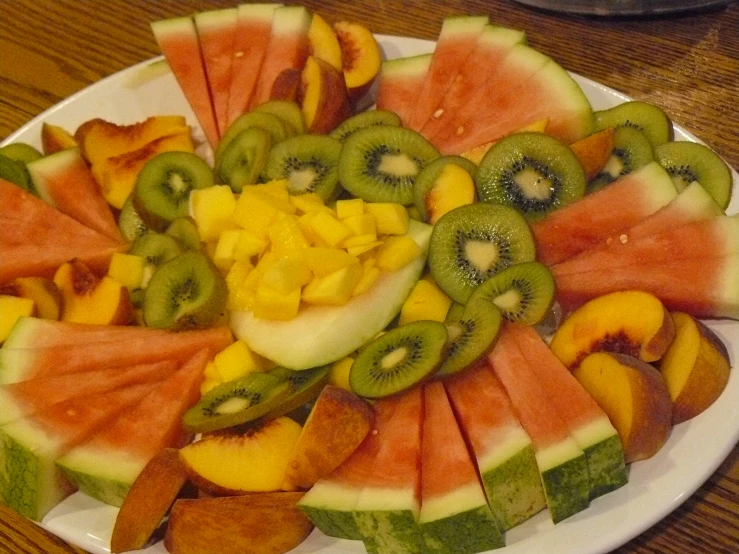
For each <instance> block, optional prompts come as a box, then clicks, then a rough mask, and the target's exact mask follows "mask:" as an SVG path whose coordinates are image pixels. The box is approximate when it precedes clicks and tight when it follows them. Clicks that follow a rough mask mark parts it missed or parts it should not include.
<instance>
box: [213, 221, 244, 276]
mask: <svg viewBox="0 0 739 554" xmlns="http://www.w3.org/2000/svg"><path fill="white" fill-rule="evenodd" d="M241 232H242V230H241V229H228V230H226V231H223V233H221V236H220V237H218V242H217V243H216V246H215V249H214V250H213V252H212V253H210V257H211V258H212V259H213V263H215V264H216V266H217V267H218V269H220V270H222V271H229V270H230V269H231V266H232V265H233V263H234V260H235V259H236V258H235V257H234V252H236V242H237V241H238V240H239V233H241ZM206 244H211V243H206Z"/></svg>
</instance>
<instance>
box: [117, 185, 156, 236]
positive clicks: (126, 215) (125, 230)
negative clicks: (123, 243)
mask: <svg viewBox="0 0 739 554" xmlns="http://www.w3.org/2000/svg"><path fill="white" fill-rule="evenodd" d="M118 228H119V229H120V230H121V234H122V235H123V238H125V239H126V240H127V241H128V242H133V241H135V240H136V239H137V238H139V237H140V236H142V235H145V234H146V233H148V232H149V228H148V227H147V226H146V223H144V220H143V219H141V216H140V215H139V214H138V212H137V211H136V208H134V207H133V198H132V197H131V196H129V197H128V198H126V201H125V202H124V203H123V207H122V208H121V213H120V214H119V215H118Z"/></svg>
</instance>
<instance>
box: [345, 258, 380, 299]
mask: <svg viewBox="0 0 739 554" xmlns="http://www.w3.org/2000/svg"><path fill="white" fill-rule="evenodd" d="M381 274H382V271H380V268H379V267H377V266H375V265H371V266H368V267H363V268H362V276H361V277H360V278H359V281H358V282H357V285H356V286H355V287H354V290H353V291H352V296H359V295H360V294H362V293H363V292H365V291H367V290H369V289H370V288H371V287H372V285H374V284H375V283H376V282H377V280H378V279H379V278H380V275H381Z"/></svg>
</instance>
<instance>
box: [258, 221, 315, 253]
mask: <svg viewBox="0 0 739 554" xmlns="http://www.w3.org/2000/svg"><path fill="white" fill-rule="evenodd" d="M267 236H268V237H269V240H270V243H271V245H272V250H273V251H274V252H275V253H276V254H278V255H280V256H289V255H290V254H291V253H293V252H295V251H296V250H302V249H304V248H308V247H309V246H310V243H309V242H308V239H307V238H305V235H304V234H303V231H302V230H301V228H300V224H299V223H298V218H297V217H295V216H292V215H285V214H278V215H277V218H276V220H275V222H274V223H273V224H272V225H270V226H269V227H268V228H267Z"/></svg>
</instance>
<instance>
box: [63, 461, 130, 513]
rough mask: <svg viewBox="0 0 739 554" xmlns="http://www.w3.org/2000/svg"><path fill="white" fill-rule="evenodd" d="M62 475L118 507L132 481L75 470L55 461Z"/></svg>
mask: <svg viewBox="0 0 739 554" xmlns="http://www.w3.org/2000/svg"><path fill="white" fill-rule="evenodd" d="M57 467H59V469H60V470H61V472H62V473H63V474H64V476H65V477H66V478H67V479H68V480H69V481H70V482H71V483H74V485H75V486H76V487H77V488H78V489H79V490H80V491H82V492H83V493H85V494H86V495H87V496H89V497H91V498H95V499H97V500H100V501H101V502H104V503H105V504H108V505H110V506H118V507H120V506H121V505H122V504H123V499H124V498H125V497H126V495H127V494H128V491H129V489H130V488H131V485H132V483H129V482H126V481H119V480H116V479H111V478H104V477H100V476H96V475H91V474H90V473H86V472H83V471H75V470H73V469H70V468H69V467H67V466H65V465H62V464H59V463H57Z"/></svg>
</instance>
